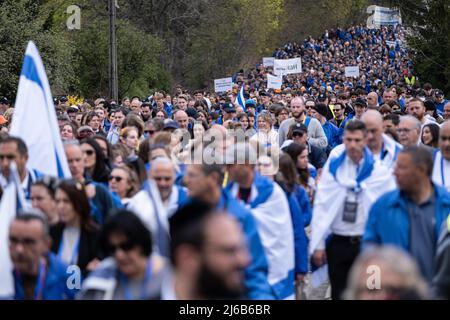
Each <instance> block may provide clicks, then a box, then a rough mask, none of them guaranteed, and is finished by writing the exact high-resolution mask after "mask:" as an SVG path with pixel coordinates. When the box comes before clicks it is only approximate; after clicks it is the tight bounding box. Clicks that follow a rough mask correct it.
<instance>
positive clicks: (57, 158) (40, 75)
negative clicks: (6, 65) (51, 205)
mask: <svg viewBox="0 0 450 320" xmlns="http://www.w3.org/2000/svg"><path fill="white" fill-rule="evenodd" d="M10 134H11V135H12V136H16V137H20V138H22V139H23V140H24V141H25V143H26V144H27V147H28V163H27V165H28V168H30V169H36V170H38V171H40V172H41V173H43V174H45V175H50V176H54V177H60V178H62V177H64V178H70V177H71V174H70V170H69V165H68V164H67V159H66V155H65V153H64V149H63V145H62V141H61V137H60V133H59V128H58V122H57V119H56V112H55V107H54V105H53V98H52V93H51V91H50V85H49V83H48V79H47V75H46V73H45V68H44V65H43V63H42V60H41V57H40V55H39V51H38V49H37V48H36V45H35V44H34V43H33V42H32V41H30V42H29V43H28V46H27V50H26V52H25V58H24V62H23V66H22V73H21V75H20V81H19V88H18V90H17V97H16V105H15V108H14V115H13V121H12V125H11V131H10Z"/></svg>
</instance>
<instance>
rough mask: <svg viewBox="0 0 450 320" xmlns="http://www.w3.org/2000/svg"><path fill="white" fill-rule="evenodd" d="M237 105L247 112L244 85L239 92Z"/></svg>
mask: <svg viewBox="0 0 450 320" xmlns="http://www.w3.org/2000/svg"><path fill="white" fill-rule="evenodd" d="M236 103H237V104H238V105H240V106H241V107H242V108H244V110H245V98H244V85H242V86H241V89H240V90H239V92H238V95H237V97H236Z"/></svg>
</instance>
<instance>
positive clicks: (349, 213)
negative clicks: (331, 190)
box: [342, 191, 358, 223]
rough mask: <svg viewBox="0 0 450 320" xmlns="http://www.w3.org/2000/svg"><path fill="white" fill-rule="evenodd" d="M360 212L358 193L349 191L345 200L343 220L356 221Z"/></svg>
mask: <svg viewBox="0 0 450 320" xmlns="http://www.w3.org/2000/svg"><path fill="white" fill-rule="evenodd" d="M357 212H358V194H357V193H355V192H353V191H348V192H347V196H346V197H345V202H344V214H343V216H342V221H344V222H347V223H355V222H356V215H357Z"/></svg>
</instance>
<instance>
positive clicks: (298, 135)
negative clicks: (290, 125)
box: [292, 132, 304, 138]
mask: <svg viewBox="0 0 450 320" xmlns="http://www.w3.org/2000/svg"><path fill="white" fill-rule="evenodd" d="M303 135H304V133H303V132H294V133H293V134H292V136H293V137H294V138H295V137H303Z"/></svg>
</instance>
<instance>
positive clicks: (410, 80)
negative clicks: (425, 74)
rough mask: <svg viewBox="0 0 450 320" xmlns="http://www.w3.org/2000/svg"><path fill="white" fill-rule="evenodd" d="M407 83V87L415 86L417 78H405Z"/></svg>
mask: <svg viewBox="0 0 450 320" xmlns="http://www.w3.org/2000/svg"><path fill="white" fill-rule="evenodd" d="M405 82H406V84H407V85H410V86H413V85H414V84H415V83H416V77H415V76H412V77H411V79H409V78H408V77H405Z"/></svg>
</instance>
